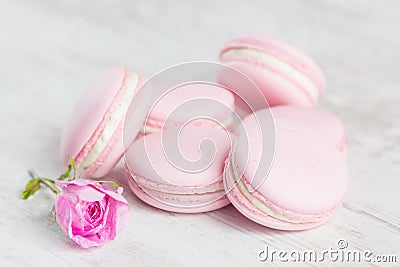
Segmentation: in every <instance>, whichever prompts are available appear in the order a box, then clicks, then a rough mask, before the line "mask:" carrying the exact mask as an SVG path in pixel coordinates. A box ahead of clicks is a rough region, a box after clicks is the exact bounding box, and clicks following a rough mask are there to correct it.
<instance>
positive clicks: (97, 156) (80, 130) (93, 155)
mask: <svg viewBox="0 0 400 267" xmlns="http://www.w3.org/2000/svg"><path fill="white" fill-rule="evenodd" d="M141 83H142V78H141V77H140V76H139V75H137V74H134V73H130V72H129V71H128V70H127V69H126V68H124V67H114V68H112V69H110V70H108V71H106V72H104V73H103V74H102V75H101V76H100V77H99V78H98V79H97V80H96V81H95V82H94V84H93V85H92V86H91V87H90V88H89V90H88V91H87V92H86V93H85V94H84V95H83V96H82V98H81V99H80V100H79V102H78V103H77V104H76V106H75V108H74V109H73V111H72V114H71V117H70V118H69V121H68V123H67V125H66V127H65V130H64V132H63V135H62V139H61V159H62V161H63V162H64V163H65V164H66V165H68V164H69V157H72V158H73V159H74V161H75V163H76V165H77V166H78V167H80V168H82V169H83V170H84V174H85V175H86V176H91V177H101V176H104V175H106V174H107V173H108V172H109V171H110V170H111V169H112V168H113V167H114V166H115V164H116V163H117V162H118V160H119V159H120V158H121V156H122V155H123V152H124V149H123V144H122V130H123V124H124V119H125V115H126V112H127V109H128V106H129V104H130V102H131V100H132V98H133V96H134V95H135V92H136V90H137V89H138V88H139V87H140V85H141Z"/></svg>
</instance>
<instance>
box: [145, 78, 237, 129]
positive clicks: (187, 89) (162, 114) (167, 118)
mask: <svg viewBox="0 0 400 267" xmlns="http://www.w3.org/2000/svg"><path fill="white" fill-rule="evenodd" d="M233 111H234V96H233V94H232V93H231V92H230V91H229V90H227V89H225V88H222V87H219V86H217V85H213V84H207V83H192V84H183V85H180V86H178V87H175V88H173V89H172V90H170V91H168V92H167V93H165V94H164V95H162V96H161V97H160V98H159V99H158V100H157V101H156V103H154V104H153V106H152V108H151V111H150V113H149V114H148V116H147V118H146V122H145V126H144V129H143V130H142V131H141V133H142V134H148V133H152V132H157V131H160V130H161V129H167V128H170V127H176V126H179V125H183V124H186V123H190V124H193V125H197V126H199V125H213V126H216V127H218V126H219V127H222V128H226V129H230V127H231V126H232V125H233V118H232V113H233Z"/></svg>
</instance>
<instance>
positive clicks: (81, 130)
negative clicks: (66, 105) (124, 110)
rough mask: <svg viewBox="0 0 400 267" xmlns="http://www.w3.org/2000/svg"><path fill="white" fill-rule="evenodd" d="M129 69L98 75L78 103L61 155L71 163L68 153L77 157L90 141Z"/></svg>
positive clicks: (65, 130)
mask: <svg viewBox="0 0 400 267" xmlns="http://www.w3.org/2000/svg"><path fill="white" fill-rule="evenodd" d="M127 73H128V72H127V69H126V68H124V67H115V68H113V69H110V70H108V71H106V72H105V73H103V74H102V75H100V76H99V78H98V79H97V80H96V81H95V83H94V84H93V85H92V86H91V87H90V88H89V90H88V91H86V93H85V94H84V95H83V97H82V98H81V99H80V100H79V102H78V103H77V104H76V105H75V107H74V109H73V111H72V113H71V114H72V115H71V117H70V119H69V120H68V122H67V124H66V126H65V128H64V132H63V135H62V138H61V159H62V161H63V162H64V164H65V165H68V164H69V157H73V158H75V157H76V156H77V154H78V153H79V152H80V151H81V150H82V148H83V147H84V146H86V145H87V143H89V142H95V141H96V140H95V139H96V137H94V136H92V135H93V133H94V132H95V130H96V129H97V127H99V125H100V123H101V122H102V121H103V119H104V114H105V112H106V111H107V109H108V108H109V107H110V105H111V103H112V102H113V99H114V97H115V96H116V95H117V94H118V91H119V89H120V87H121V85H122V83H123V81H124V78H125V75H126V74H127Z"/></svg>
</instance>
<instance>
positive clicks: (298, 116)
mask: <svg viewBox="0 0 400 267" xmlns="http://www.w3.org/2000/svg"><path fill="white" fill-rule="evenodd" d="M270 110H271V112H272V115H273V117H274V119H275V120H280V119H282V118H288V119H290V118H291V119H294V120H299V121H303V122H305V123H307V124H308V125H310V126H312V127H315V128H316V129H318V130H320V131H321V132H323V133H324V134H325V135H326V136H327V137H328V138H329V139H330V140H331V141H332V142H333V143H334V144H335V145H336V147H337V148H338V149H339V151H340V152H341V153H342V154H343V155H345V154H346V151H347V146H346V135H345V131H344V126H343V124H342V122H341V121H340V120H339V119H338V118H337V117H336V116H335V115H333V114H332V113H329V112H327V111H324V110H322V109H318V108H305V107H299V106H275V107H272V108H271V109H270Z"/></svg>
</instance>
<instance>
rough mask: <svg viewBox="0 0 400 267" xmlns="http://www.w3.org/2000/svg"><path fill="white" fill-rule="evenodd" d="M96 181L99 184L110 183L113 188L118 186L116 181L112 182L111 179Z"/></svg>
mask: <svg viewBox="0 0 400 267" xmlns="http://www.w3.org/2000/svg"><path fill="white" fill-rule="evenodd" d="M98 182H99V183H101V184H109V185H111V186H113V187H115V188H118V187H119V185H118V184H117V183H116V182H113V181H98Z"/></svg>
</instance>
